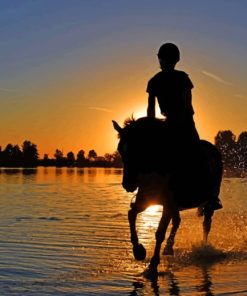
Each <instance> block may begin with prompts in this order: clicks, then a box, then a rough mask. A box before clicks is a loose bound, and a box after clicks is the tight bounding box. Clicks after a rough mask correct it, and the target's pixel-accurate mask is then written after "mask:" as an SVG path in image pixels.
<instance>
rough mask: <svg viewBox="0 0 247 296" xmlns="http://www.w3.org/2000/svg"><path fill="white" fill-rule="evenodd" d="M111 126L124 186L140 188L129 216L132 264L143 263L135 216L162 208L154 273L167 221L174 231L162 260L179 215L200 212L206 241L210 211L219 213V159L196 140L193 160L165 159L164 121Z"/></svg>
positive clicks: (145, 119)
mask: <svg viewBox="0 0 247 296" xmlns="http://www.w3.org/2000/svg"><path fill="white" fill-rule="evenodd" d="M113 127H114V129H115V130H116V131H117V132H118V137H119V143H118V151H119V153H120V155H121V158H122V162H123V180H122V186H123V188H124V189H125V190H126V191H127V192H134V191H135V190H136V189H138V190H137V193H136V199H135V202H131V204H130V210H129V212H128V220H129V227H130V236H131V243H132V246H133V254H134V257H135V259H136V260H144V259H145V258H146V250H145V248H144V246H143V245H142V244H140V243H139V240H138V235H137V231H136V218H137V215H138V214H139V213H141V212H143V211H144V210H146V209H147V208H148V207H149V206H150V205H154V204H158V205H162V206H163V210H162V216H161V219H160V222H159V225H158V228H157V231H156V233H155V237H156V244H155V249H154V253H153V256H152V258H151V260H150V263H149V266H148V270H149V271H151V272H157V268H158V265H159V263H160V250H161V245H162V243H163V241H164V239H165V234H166V230H167V227H168V225H169V223H170V222H171V223H172V227H171V230H170V234H169V236H168V239H167V240H166V245H165V248H164V251H163V255H173V254H174V250H173V245H174V242H175V235H176V232H177V230H178V228H179V224H180V221H181V218H180V213H179V212H180V211H182V210H186V209H192V208H198V215H199V216H204V220H203V239H204V241H205V242H207V239H208V235H209V232H210V229H211V223H212V216H213V214H214V211H215V210H218V209H220V208H222V204H221V202H220V200H219V198H218V196H219V193H220V186H221V181H222V173H223V165H222V159H221V154H220V152H219V151H218V150H217V148H216V147H215V146H214V145H213V144H211V143H210V142H208V141H205V140H200V142H199V145H198V151H200V153H198V155H197V156H195V161H192V159H191V157H190V156H188V157H186V155H183V153H181V154H182V157H180V158H179V157H177V155H169V154H172V150H173V149H171V147H172V143H170V139H169V136H167V139H166V135H169V132H167V131H168V128H169V127H168V125H167V124H166V121H165V120H162V119H157V118H148V117H143V118H139V119H137V120H135V119H133V118H130V119H128V120H126V121H125V123H124V127H123V128H122V127H120V125H119V124H118V123H117V122H116V121H114V120H113ZM178 137H179V136H178ZM166 140H167V141H166ZM181 145H182V143H181ZM177 150H178V149H175V151H177ZM180 150H182V149H181V148H180ZM193 153H194V152H193ZM173 154H174V153H173ZM182 158H185V161H183V160H182ZM174 162H175V164H174ZM190 165H191V168H190V169H188V167H189V166H190Z"/></svg>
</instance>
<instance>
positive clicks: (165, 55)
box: [147, 43, 199, 146]
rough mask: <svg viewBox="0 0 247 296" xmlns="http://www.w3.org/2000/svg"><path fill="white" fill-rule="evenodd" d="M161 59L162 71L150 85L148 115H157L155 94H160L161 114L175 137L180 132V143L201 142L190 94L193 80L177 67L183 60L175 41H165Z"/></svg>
mask: <svg viewBox="0 0 247 296" xmlns="http://www.w3.org/2000/svg"><path fill="white" fill-rule="evenodd" d="M158 59H159V63H160V68H161V71H160V72H158V73H157V74H156V75H155V76H154V77H153V78H151V79H150V80H149V82H148V86H147V92H148V94H149V96H148V109H147V116H148V117H155V98H157V100H158V104H159V107H160V110H161V114H162V115H164V116H165V117H166V119H167V123H168V124H169V125H170V126H171V130H172V134H173V135H174V140H176V138H175V136H176V135H178V134H179V135H180V137H179V142H180V143H181V141H183V144H186V146H188V145H189V144H192V143H193V144H196V143H198V142H199V135H198V133H197V130H196V128H195V123H194V119H193V115H194V109H193V107H192V95H191V90H192V88H193V84H192V82H191V80H190V78H189V76H188V74H186V73H185V72H183V71H178V70H175V66H176V64H177V62H178V61H179V60H180V52H179V49H178V47H177V46H176V45H175V44H173V43H165V44H163V45H162V46H161V47H160V49H159V51H158ZM181 136H182V138H183V139H181ZM189 146H191V145H189Z"/></svg>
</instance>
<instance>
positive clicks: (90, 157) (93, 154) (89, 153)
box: [88, 150, 97, 160]
mask: <svg viewBox="0 0 247 296" xmlns="http://www.w3.org/2000/svg"><path fill="white" fill-rule="evenodd" d="M96 157H97V153H96V152H95V151H94V150H90V151H89V152H88V158H89V160H95V159H96Z"/></svg>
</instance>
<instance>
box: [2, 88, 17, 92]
mask: <svg viewBox="0 0 247 296" xmlns="http://www.w3.org/2000/svg"><path fill="white" fill-rule="evenodd" d="M0 91H4V92H16V90H15V89H10V88H4V87H0Z"/></svg>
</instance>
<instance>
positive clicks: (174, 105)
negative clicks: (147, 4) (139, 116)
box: [147, 43, 220, 208]
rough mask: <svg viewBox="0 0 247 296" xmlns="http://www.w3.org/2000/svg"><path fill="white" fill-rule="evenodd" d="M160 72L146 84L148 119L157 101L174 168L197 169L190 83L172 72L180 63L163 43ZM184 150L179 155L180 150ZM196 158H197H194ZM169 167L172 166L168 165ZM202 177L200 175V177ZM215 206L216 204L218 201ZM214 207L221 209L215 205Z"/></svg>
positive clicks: (176, 54) (175, 50)
mask: <svg viewBox="0 0 247 296" xmlns="http://www.w3.org/2000/svg"><path fill="white" fill-rule="evenodd" d="M158 59H159V64H160V68H161V71H160V72H158V73H157V74H156V75H155V76H154V77H152V78H151V79H150V80H149V82H148V85H147V93H148V94H149V96H148V108H147V116H148V117H155V99H156V98H157V101H158V105H159V107H160V110H161V114H162V115H164V116H165V117H166V123H167V126H168V131H170V132H169V133H168V135H167V136H168V137H169V140H170V142H171V145H170V147H168V150H170V152H171V153H172V155H174V157H173V158H172V161H173V163H174V164H175V167H174V169H175V170H176V168H177V167H178V166H179V165H180V166H181V161H183V163H184V159H186V160H185V161H187V163H186V164H188V163H191V162H192V163H193V162H194V165H195V166H197V163H198V161H197V160H198V157H200V156H199V143H200V142H199V141H200V138H199V135H198V132H197V130H196V127H195V123H194V119H193V115H194V109H193V106H192V93H191V90H192V88H193V83H192V82H191V80H190V78H189V76H188V74H186V73H185V72H183V71H178V70H175V66H176V64H177V62H179V60H180V52H179V49H178V47H177V46H176V45H175V44H173V43H165V44H163V45H162V46H161V47H160V49H159V51H158ZM181 146H182V147H183V150H182V154H181V148H180V147H181ZM195 155H197V157H195ZM170 166H171V167H172V165H171V164H170ZM202 178H203V176H202ZM217 203H218V202H217ZM215 208H220V206H218V204H216V205H215Z"/></svg>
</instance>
